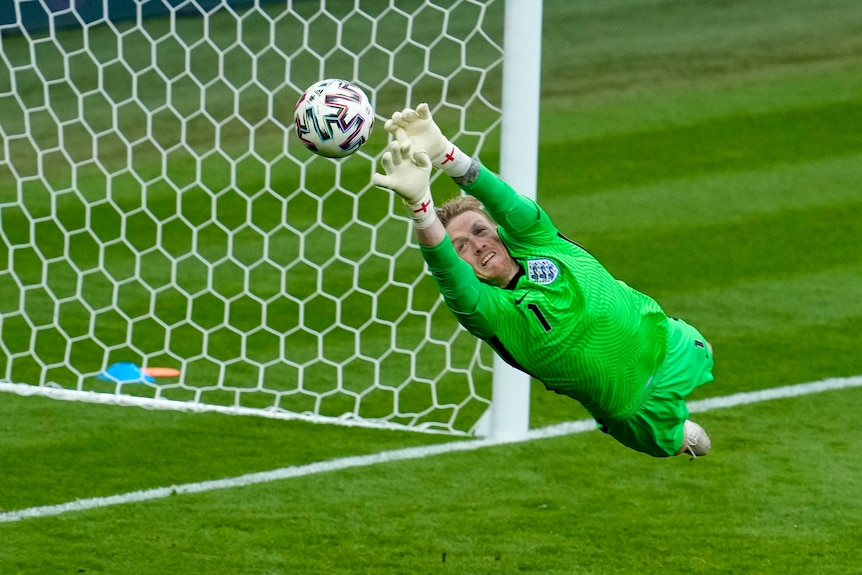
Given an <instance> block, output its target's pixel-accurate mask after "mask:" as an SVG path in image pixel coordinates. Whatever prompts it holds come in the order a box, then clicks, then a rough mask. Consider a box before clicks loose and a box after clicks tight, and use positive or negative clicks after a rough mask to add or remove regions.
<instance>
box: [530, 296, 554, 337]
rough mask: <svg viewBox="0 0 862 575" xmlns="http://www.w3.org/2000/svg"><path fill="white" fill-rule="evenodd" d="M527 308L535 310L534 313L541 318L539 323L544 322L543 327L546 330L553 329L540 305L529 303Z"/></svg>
mask: <svg viewBox="0 0 862 575" xmlns="http://www.w3.org/2000/svg"><path fill="white" fill-rule="evenodd" d="M527 309H528V310H530V311H531V312H533V315H535V316H536V319H538V320H539V323H540V324H542V328H543V329H544V330H545V331H551V324H549V323H548V320H547V319H545V314H543V313H542V310H540V309H539V306H537V305H536V304H534V303H528V304H527Z"/></svg>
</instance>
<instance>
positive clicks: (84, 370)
mask: <svg viewBox="0 0 862 575" xmlns="http://www.w3.org/2000/svg"><path fill="white" fill-rule="evenodd" d="M3 6H4V7H3V8H2V9H0V386H2V389H3V390H4V391H16V392H18V393H21V394H41V395H48V396H54V397H63V398H70V399H80V400H86V401H103V402H108V403H127V404H132V405H144V406H152V407H166V408H176V409H192V410H208V409H211V410H217V411H228V412H233V413H254V414H260V415H265V416H269V417H285V418H297V417H298V418H305V419H312V420H320V421H330V422H342V423H348V424H355V425H371V426H384V427H395V428H406V429H414V430H424V431H431V432H443V433H455V434H468V433H471V432H473V431H474V429H475V425H476V423H477V421H478V420H479V419H480V417H481V415H482V414H483V413H484V412H485V411H486V409H487V408H488V405H489V403H490V395H491V379H492V378H491V369H492V364H493V358H492V354H491V352H490V350H489V349H487V347H483V346H482V345H480V343H479V342H478V341H477V340H476V339H475V338H473V337H472V336H470V335H468V334H467V333H466V332H464V331H463V330H462V329H461V328H460V327H459V326H458V325H457V323H456V322H455V320H454V319H453V317H452V315H451V313H450V312H449V311H448V310H447V309H446V308H445V306H443V305H442V303H441V300H440V298H439V296H438V293H437V290H436V288H435V286H434V283H433V281H432V279H431V278H430V276H429V275H428V274H427V273H426V270H425V268H424V265H423V263H422V260H421V257H420V255H419V253H418V251H417V246H416V244H415V240H414V238H413V231H412V228H411V226H410V225H409V223H408V220H407V219H406V218H405V217H402V210H401V209H400V208H401V207H400V205H395V203H394V202H395V198H394V196H393V194H390V193H386V192H383V191H381V190H379V189H376V188H374V187H372V186H371V185H370V183H369V182H370V178H371V174H372V173H373V172H374V171H375V170H377V169H378V168H377V165H376V159H377V157H378V156H379V154H380V152H381V150H382V149H383V147H384V146H385V145H386V143H387V135H386V133H385V131H384V130H383V121H384V120H385V118H386V117H387V116H388V115H389V114H390V113H391V112H392V111H394V110H396V109H400V108H402V107H403V106H405V105H408V104H413V105H415V104H417V103H419V102H422V101H427V102H429V104H431V106H432V109H433V111H434V114H435V118H437V119H438V121H439V123H440V124H441V125H442V126H443V128H444V131H445V132H446V133H447V134H448V135H449V136H450V137H451V138H452V139H453V140H454V141H455V142H456V143H457V144H459V145H460V146H461V147H462V148H463V149H464V150H465V151H468V153H472V154H478V153H480V152H481V156H482V159H483V160H484V161H485V162H486V163H489V164H490V165H491V166H492V167H494V165H495V162H496V161H497V158H498V155H499V140H500V123H501V105H502V104H501V86H502V62H503V59H502V54H503V47H502V38H503V20H504V6H503V1H502V0H434V1H430V0H428V1H421V0H404V1H401V0H397V1H396V0H389V1H379V2H369V1H363V0H325V1H318V0H309V1H301V0H294V1H292V2H284V1H281V2H262V1H258V2H251V1H245V2H242V1H231V0H221V1H214V0H150V1H148V2H120V1H116V2H115V1H113V0H98V1H94V2H85V3H82V2H78V3H75V2H72V3H69V2H60V3H55V2H51V1H50V0H17V1H15V2H9V3H4V5H3ZM58 6H59V7H58ZM328 77H336V78H345V79H348V80H351V81H354V82H356V83H357V84H358V85H360V86H361V87H362V88H363V89H364V90H365V91H366V92H367V93H368V95H369V97H370V98H371V100H372V102H373V103H374V105H375V108H376V112H377V122H376V127H375V130H374V132H373V134H372V136H371V139H370V141H369V143H368V144H367V145H366V146H365V147H363V148H362V149H361V150H360V151H359V152H358V153H356V154H355V155H353V156H351V157H349V158H347V159H345V160H340V161H334V160H328V159H325V158H319V157H316V156H314V155H312V154H311V153H310V152H308V151H307V150H305V148H303V147H302V146H301V145H300V143H299V142H298V141H297V140H296V138H295V135H294V134H293V131H292V122H293V117H292V112H293V106H294V103H295V101H296V100H297V98H298V97H299V95H300V94H301V93H302V92H303V91H304V90H305V88H306V87H308V86H309V85H311V84H312V83H314V82H315V81H317V80H319V79H321V78H328ZM434 188H435V195H436V196H437V197H438V198H441V199H442V198H446V197H450V196H452V195H455V194H457V193H458V190H457V189H456V188H455V187H454V185H453V184H452V183H451V181H449V180H444V179H439V180H437V181H435V183H434ZM118 365H123V366H128V365H131V366H133V368H138V371H135V369H132V370H131V373H129V372H128V370H125V371H123V372H119V371H116V370H113V371H112V369H111V368H112V367H115V366H118ZM153 367H168V368H175V369H177V370H179V375H178V376H173V377H154V376H152V375H149V374H150V373H151V372H150V371H149V370H150V369H151V368H153Z"/></svg>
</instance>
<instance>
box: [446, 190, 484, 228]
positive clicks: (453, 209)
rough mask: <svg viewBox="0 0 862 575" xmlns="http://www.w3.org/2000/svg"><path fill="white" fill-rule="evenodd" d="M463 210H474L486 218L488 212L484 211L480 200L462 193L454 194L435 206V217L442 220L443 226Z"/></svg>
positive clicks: (463, 211)
mask: <svg viewBox="0 0 862 575" xmlns="http://www.w3.org/2000/svg"><path fill="white" fill-rule="evenodd" d="M465 212H476V213H477V214H481V215H483V216H485V217H486V218H487V217H488V214H487V213H486V212H485V208H484V207H483V206H482V202H480V201H479V200H477V199H476V198H474V197H473V196H463V195H462V196H455V197H454V198H452V199H450V200H447V201H446V202H444V203H443V205H442V206H439V207H438V208H437V217H438V218H440V221H441V222H443V227H444V228H445V227H446V226H447V225H449V222H451V221H452V218H454V217H455V216H460V215H461V214H463V213H465Z"/></svg>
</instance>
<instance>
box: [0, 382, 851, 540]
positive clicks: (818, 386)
mask: <svg viewBox="0 0 862 575" xmlns="http://www.w3.org/2000/svg"><path fill="white" fill-rule="evenodd" d="M851 387H862V375H860V376H854V377H845V378H831V379H824V380H822V381H814V382H810V383H800V384H797V385H789V386H785V387H775V388H770V389H763V390H760V391H750V392H744V393H736V394H733V395H727V396H724V397H712V398H708V399H702V400H699V401H692V402H689V404H688V406H689V411H691V412H692V413H699V412H704V411H711V410H713V409H722V408H726V407H735V406H738V405H749V404H752V403H760V402H763V401H770V400H774V399H783V398H790V397H799V396H802V395H810V394H814V393H822V392H824V391H831V390H837V389H846V388H851ZM594 429H596V424H595V421H593V420H592V419H584V420H579V421H569V422H566V423H561V424H557V425H552V426H549V427H543V428H540V429H533V430H530V431H529V432H528V433H527V435H526V436H525V437H523V438H517V439H508V440H492V439H473V440H469V441H454V442H451V443H442V444H439V445H425V446H421V447H408V448H405V449H396V450H393V451H384V452H382V453H374V454H371V455H356V456H351V457H342V458H340V459H333V460H329V461H320V462H316V463H309V464H307V465H297V466H292V467H283V468H281V469H274V470H272V471H261V472H258V473H249V474H246V475H240V476H238V477H230V478H226V479H216V480H212V481H202V482H199V483H187V484H184V485H173V486H171V487H158V488H154V489H144V490H141V491H133V492H130V493H122V494H118V495H111V496H108V497H92V498H89V499H78V500H75V501H69V502H67V503H61V504H58V505H44V506H40V507H30V508H28V509H20V510H17V511H5V512H0V523H10V522H13V521H20V520H22V519H31V518H36V517H51V516H54V515H62V514H64V513H69V512H72V511H86V510H89V509H98V508H101V507H110V506H112V505H122V504H126V503H138V502H142V501H151V500H154V499H164V498H166V497H170V496H173V495H185V494H192V493H203V492H205V491H214V490H216V489H231V488H235V487H244V486H247V485H256V484H258V483H269V482H272V481H280V480H283V479H291V478H295V477H305V476H307V475H315V474H318V473H326V472H330V471H339V470H342V469H352V468H356V467H368V466H371V465H378V464H381V463H389V462H392V461H406V460H410V459H422V458H425V457H431V456H434V455H441V454H445V453H457V452H461V451H475V450H478V449H483V448H486V447H492V446H495V445H503V444H507V443H522V442H526V441H534V440H537V439H547V438H550V437H561V436H564V435H571V434H575V433H583V432H585V431H591V430H594Z"/></svg>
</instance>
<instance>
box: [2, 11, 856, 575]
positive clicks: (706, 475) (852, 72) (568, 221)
mask: <svg viewBox="0 0 862 575" xmlns="http://www.w3.org/2000/svg"><path fill="white" fill-rule="evenodd" d="M545 4H546V6H545V61H544V68H543V78H544V91H543V100H542V126H541V136H542V137H541V151H540V152H541V155H540V158H541V160H540V175H539V177H540V182H539V201H540V202H541V203H542V204H543V205H544V206H545V207H546V208H547V210H548V212H549V213H550V214H551V215H552V217H554V218H555V220H556V221H557V223H558V225H559V227H560V228H561V229H562V230H563V231H564V232H565V233H566V234H567V235H568V236H570V237H572V238H573V239H576V240H577V241H579V242H580V243H582V244H584V245H585V246H587V247H588V248H589V249H590V250H591V251H592V252H593V253H595V254H596V255H597V256H598V257H599V259H601V260H602V261H603V262H604V263H605V264H606V265H607V267H608V268H609V269H610V270H611V271H612V272H613V273H614V274H616V275H617V276H618V277H619V278H621V279H623V280H625V281H626V282H628V283H629V284H630V285H633V286H634V287H636V288H638V289H641V290H642V291H645V292H646V293H649V294H650V295H653V296H654V297H655V298H656V299H657V300H658V301H659V302H660V303H661V304H662V305H663V306H664V307H665V309H666V310H667V312H668V313H669V314H671V315H676V316H679V317H683V318H685V319H686V320H688V321H690V322H691V323H692V324H694V325H696V326H697V327H698V328H699V329H700V330H701V331H702V332H703V333H704V334H705V335H706V336H707V337H708V338H710V340H711V341H712V343H713V344H714V346H715V350H716V359H717V364H716V372H715V373H716V381H715V382H714V383H712V384H710V385H708V386H705V387H703V388H701V389H699V390H698V391H697V394H696V398H704V397H708V396H722V395H728V394H730V393H735V392H738V391H747V390H756V389H762V388H767V387H774V386H778V385H785V384H793V383H799V382H805V381H813V380H819V379H824V378H827V377H836V376H852V375H858V374H862V354H859V353H858V345H859V334H860V333H862V303H860V301H862V300H860V297H859V296H860V293H862V292H860V286H862V250H860V249H859V246H860V245H862V225H860V222H862V130H859V127H860V126H862V87H860V83H859V78H860V77H862V62H860V60H859V58H858V54H859V53H860V49H862V35H860V34H859V30H860V29H862V12H860V11H859V10H858V7H857V6H856V5H855V3H854V2H851V1H849V0H845V1H827V0H817V1H814V2H810V1H802V0H789V1H784V2H778V1H763V2H693V1H692V2H687V1H673V2H670V1H655V2H646V3H645V2H637V1H634V0H614V1H610V2H608V1H604V2H600V1H585V2H553V1H548V2H545ZM489 164H493V159H491V160H489ZM438 185H439V186H440V192H441V195H446V193H447V192H450V193H451V192H453V189H452V188H447V185H446V184H445V183H444V182H440V183H438ZM860 400H862V390H859V389H851V390H843V391H834V392H827V393H824V394H820V395H814V396H806V397H798V398H793V399H784V400H777V401H774V402H768V403H761V404H755V405H749V406H741V407H735V408H729V409H724V410H717V411H713V412H707V413H703V414H699V416H698V420H700V421H701V423H703V425H704V426H705V427H706V429H707V430H709V432H710V433H711V435H712V438H713V445H714V453H713V454H711V455H710V456H709V457H707V458H702V459H699V460H696V461H689V460H687V459H681V458H675V459H672V460H654V459H651V458H648V457H646V456H642V455H640V454H637V453H633V452H630V451H627V450H625V449H624V448H622V447H620V446H618V445H617V444H615V443H614V442H613V441H612V440H610V439H609V438H607V437H605V436H602V435H601V434H599V433H595V432H589V433H584V434H579V435H573V436H568V437H560V438H554V439H546V440H542V441H534V442H530V443H525V444H518V445H503V446H497V447H493V448H489V449H485V450H480V451H475V452H469V453H459V454H447V455H441V456H436V457H432V458H428V459H426V460H418V461H402V462H394V463H389V464H383V465H378V466H374V467H366V468H356V469H349V470H344V471H337V472H331V473H325V474H320V475H315V476H309V477H303V478H297V479H292V480H285V481H279V482H275V483H269V484H262V485H256V486H251V487H245V488H238V489H230V490H222V491H212V492H208V493H202V494H198V495H182V496H175V497H170V498H166V499H162V500H159V501H151V502H146V503H140V504H128V505H119V506H114V507H107V508H104V509H97V510H91V511H85V512H79V513H68V514H64V515H60V516H56V517H45V518H36V519H29V520H23V521H18V522H14V523H3V524H0V541H2V544H0V572H2V573H16V574H28V575H30V574H33V575H36V574H39V575H42V574H53V573H58V574H60V573H89V574H123V575H127V574H141V575H144V574H163V573H207V574H215V575H219V574H235V573H247V574H274V573H326V574H333V573H345V574H352V573H438V572H454V573H470V574H473V573H500V574H503V573H537V574H538V573H542V574H571V573H584V574H586V573H595V574H613V573H626V574H628V573H659V574H666V573H781V574H789V573H798V574H809V573H818V574H820V573H825V574H831V573H835V574H838V573H841V574H844V573H853V572H857V571H858V569H859V565H860V564H862V551H860V547H859V544H858V543H859V540H860V538H862V528H860V523H859V520H858V519H859V517H860V516H862V508H860V503H859V502H860V501H862V487H860V486H859V482H858V480H857V479H858V477H859V475H860V472H862V467H860V466H861V465H862V464H860V461H862V460H860V458H859V453H862V434H860V433H859V431H858V429H857V428H856V427H855V423H856V419H857V418H858V416H857V413H858V409H857V408H856V406H857V405H858V404H859V402H860ZM583 417H585V414H584V412H583V410H582V409H581V408H580V407H579V406H577V404H575V403H573V402H571V401H570V400H567V399H565V398H561V397H558V396H555V395H553V394H549V393H547V392H544V391H543V390H542V389H540V386H538V385H537V386H535V388H534V396H533V404H532V424H533V426H534V427H538V426H544V425H549V424H552V423H557V422H560V421H566V420H570V419H581V418H583ZM0 433H2V437H3V439H4V441H3V445H2V447H0V508H2V510H3V511H9V510H15V509H24V508H28V507H33V506H38V505H50V504H59V503H64V502H67V501H72V500H75V499H77V498H89V497H99V496H110V495H114V494H117V493H126V492H129V491H134V490H140V489H148V488H155V487H162V486H169V485H174V484H183V483H188V482H197V481H205V480H210V479H218V478H222V477H234V476H238V475H241V474H244V473H251V472H255V471H266V470H270V469H275V468H280V467H286V466H291V465H302V464H306V463H312V462H315V461H325V460H330V459H334V458H338V457H344V456H349V455H357V454H369V453H377V452H380V451H385V450H389V449H396V448H400V447H407V446H417V445H423V444H429V443H437V442H441V441H449V440H448V439H446V438H441V437H428V436H424V435H415V434H409V433H390V432H380V431H371V430H356V429H345V428H335V427H326V426H315V425H309V424H302V423H285V422H274V421H268V420H260V419H256V418H240V417H227V416H217V415H213V414H207V415H195V414H178V413H161V412H148V411H143V410H137V409H128V408H113V407H106V406H93V405H79V404H68V403H63V402H54V401H50V400H45V399H40V398H19V397H12V396H3V397H0Z"/></svg>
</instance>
